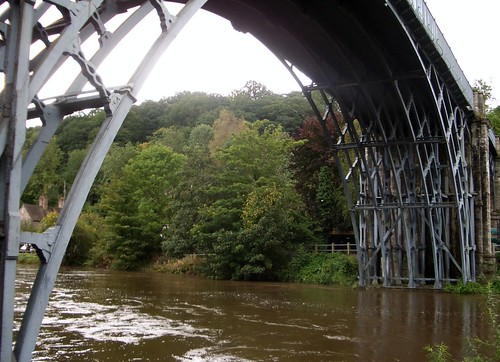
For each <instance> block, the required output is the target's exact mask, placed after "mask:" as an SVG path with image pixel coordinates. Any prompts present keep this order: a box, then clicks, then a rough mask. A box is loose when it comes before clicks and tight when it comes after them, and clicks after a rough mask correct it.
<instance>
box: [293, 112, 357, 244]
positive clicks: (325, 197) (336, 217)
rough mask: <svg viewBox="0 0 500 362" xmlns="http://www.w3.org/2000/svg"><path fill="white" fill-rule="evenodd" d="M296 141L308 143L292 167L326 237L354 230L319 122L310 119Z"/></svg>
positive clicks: (296, 154) (295, 156)
mask: <svg viewBox="0 0 500 362" xmlns="http://www.w3.org/2000/svg"><path fill="white" fill-rule="evenodd" d="M339 117H340V115H339ZM327 125H328V126H327V129H328V131H329V132H330V134H331V135H332V136H335V130H334V127H333V124H332V122H328V123H327ZM296 138H297V139H300V140H304V141H305V142H304V143H303V144H302V145H301V146H299V147H297V148H296V149H295V150H294V151H293V157H292V163H291V168H292V170H293V174H294V178H295V179H296V180H297V183H296V185H297V186H296V187H297V190H298V192H299V193H300V194H301V195H302V198H303V200H304V202H305V203H306V205H307V208H308V211H309V213H310V214H311V215H313V216H314V218H315V219H317V220H319V221H320V223H321V227H322V229H323V233H324V235H325V237H327V235H328V234H329V233H330V232H331V231H332V228H340V229H344V230H346V229H350V228H351V227H352V226H351V221H350V215H349V210H348V208H347V202H346V200H345V196H344V190H343V187H342V184H341V182H340V178H339V176H338V173H337V169H336V165H335V162H334V160H333V157H332V155H331V149H330V146H329V145H328V141H327V137H326V136H325V134H324V132H323V129H322V128H321V125H320V124H319V122H318V120H317V119H314V118H308V119H306V120H305V121H304V123H303V125H302V127H301V128H300V129H299V132H298V134H297V136H296Z"/></svg>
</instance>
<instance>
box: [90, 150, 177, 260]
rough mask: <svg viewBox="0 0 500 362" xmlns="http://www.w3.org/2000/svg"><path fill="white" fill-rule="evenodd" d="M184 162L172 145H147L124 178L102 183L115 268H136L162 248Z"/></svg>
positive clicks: (126, 171)
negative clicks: (175, 186) (162, 236)
mask: <svg viewBox="0 0 500 362" xmlns="http://www.w3.org/2000/svg"><path fill="white" fill-rule="evenodd" d="M184 161H185V156H183V155H180V154H177V153H174V152H173V151H172V149H171V148H168V147H164V146H161V145H145V146H144V147H143V149H142V150H141V151H140V152H139V153H138V154H137V156H135V157H134V158H133V159H132V160H131V161H130V163H128V164H127V165H126V166H125V168H124V170H123V175H122V177H120V178H114V179H112V180H111V181H110V182H109V183H108V184H106V185H104V186H103V196H102V200H101V205H100V207H101V208H102V209H103V210H104V212H105V215H106V223H107V224H108V226H109V229H110V240H109V242H108V250H107V251H108V255H111V256H112V267H114V268H118V269H128V270H132V269H137V268H139V267H141V266H142V265H144V264H146V263H148V262H149V261H151V259H152V258H153V257H154V256H155V255H158V253H159V252H160V251H161V234H162V232H163V229H164V227H165V226H166V225H168V224H169V220H170V219H171V217H172V210H171V208H170V202H171V200H170V198H169V197H168V193H169V190H171V189H172V188H173V187H174V185H175V184H176V183H177V182H178V171H179V170H180V168H181V167H182V164H183V163H184Z"/></svg>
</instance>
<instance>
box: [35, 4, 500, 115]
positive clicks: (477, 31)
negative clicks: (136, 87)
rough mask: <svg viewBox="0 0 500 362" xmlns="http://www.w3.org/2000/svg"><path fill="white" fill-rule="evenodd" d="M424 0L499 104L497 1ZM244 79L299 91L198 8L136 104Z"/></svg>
mask: <svg viewBox="0 0 500 362" xmlns="http://www.w3.org/2000/svg"><path fill="white" fill-rule="evenodd" d="M209 1H210V0H209ZM426 1H427V5H428V6H429V8H430V10H431V12H432V14H433V15H434V17H435V19H436V21H437V23H438V25H439V27H440V29H441V31H442V32H443V33H444V35H445V38H446V40H447V41H448V43H449V45H450V47H451V49H452V51H453V52H454V54H455V57H456V58H457V60H458V63H459V65H460V66H461V68H462V70H463V71H464V73H465V75H466V77H467V78H468V80H469V82H470V83H471V84H472V83H474V81H475V80H476V79H483V80H484V81H486V82H488V83H489V84H491V85H492V87H493V90H494V97H495V98H496V100H494V101H493V102H492V103H491V105H492V106H496V105H500V66H499V63H500V62H499V58H500V50H499V47H500V46H499V43H500V41H499V38H500V20H499V16H500V0H426ZM169 9H170V10H171V11H172V12H174V13H175V12H177V9H178V8H176V7H175V6H172V5H169ZM152 16H153V19H151V21H147V22H143V23H142V24H141V26H143V28H141V29H139V30H138V31H137V34H136V35H135V36H136V39H138V40H139V41H138V42H136V44H135V45H134V49H133V51H130V45H128V46H124V49H123V50H122V53H121V57H118V58H109V59H108V61H107V63H105V64H103V65H102V66H101V67H100V68H99V74H100V75H101V76H102V78H103V79H104V82H105V85H107V86H115V85H123V84H126V82H127V80H128V78H129V76H130V73H128V72H123V69H126V68H130V67H131V65H132V64H134V62H136V61H139V57H138V56H137V57H135V55H139V54H141V55H142V54H144V52H145V50H142V49H141V46H142V45H144V49H146V44H145V43H146V40H148V39H152V38H153V37H149V36H144V34H149V33H150V32H154V31H157V29H158V21H157V19H156V18H155V15H154V14H153V15H152ZM131 36H132V37H133V36H134V34H132V35H131ZM128 44H130V43H128ZM117 53H119V51H117ZM136 58H137V59H136ZM62 74H64V73H62ZM247 80H255V81H258V82H260V83H262V84H264V85H266V86H267V87H268V88H269V89H270V90H272V91H274V92H276V93H288V92H290V91H293V90H299V88H298V86H297V84H296V83H295V81H294V80H293V79H292V77H291V75H290V74H289V73H288V71H287V70H286V69H285V68H284V67H283V65H282V64H281V63H280V62H279V61H278V60H277V59H276V58H275V57H274V55H273V54H272V53H271V52H270V51H269V50H267V48H265V47H264V46H263V45H262V44H260V43H259V42H258V41H257V40H256V39H255V38H253V37H252V36H251V35H248V34H242V33H239V32H237V31H235V30H233V28H232V26H231V24H230V23H229V22H228V21H227V20H225V19H223V18H220V17H218V16H215V15H213V14H210V13H208V12H205V11H200V12H198V13H197V14H196V15H195V17H194V18H193V19H192V21H191V22H190V23H189V24H188V25H187V26H186V28H185V29H184V30H183V31H182V32H181V34H180V35H179V36H178V37H177V39H175V41H174V42H173V44H172V45H171V46H170V48H169V49H167V51H166V53H165V55H164V56H163V58H162V59H161V61H160V62H159V63H158V65H157V66H156V68H155V69H154V70H153V72H152V74H151V75H150V77H149V79H148V81H147V83H146V84H145V85H144V87H143V89H142V90H141V92H140V93H139V102H142V101H144V100H145V99H153V100H158V99H160V98H162V97H167V96H171V95H174V94H175V93H177V92H181V91H183V90H189V91H204V92H208V93H219V94H229V93H230V92H231V91H233V90H235V89H240V88H242V87H243V85H244V84H245V82H246V81H247ZM62 81H64V79H58V80H55V82H62ZM56 84H57V85H59V86H60V83H56ZM58 88H59V87H58ZM59 89H60V88H59ZM41 98H43V94H42V97H41Z"/></svg>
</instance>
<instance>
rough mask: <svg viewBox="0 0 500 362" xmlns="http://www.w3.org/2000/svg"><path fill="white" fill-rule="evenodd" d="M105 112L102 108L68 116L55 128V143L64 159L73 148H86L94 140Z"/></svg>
mask: <svg viewBox="0 0 500 362" xmlns="http://www.w3.org/2000/svg"><path fill="white" fill-rule="evenodd" d="M105 117H106V114H105V113H104V111H102V110H94V111H91V112H90V113H89V114H88V115H83V114H78V115H74V116H69V117H66V118H65V119H64V122H63V123H62V124H61V126H59V129H58V130H57V132H56V134H57V145H58V147H59V148H60V149H61V151H62V152H63V154H64V160H66V158H67V156H68V155H69V153H70V152H71V151H73V150H81V149H85V148H87V147H88V146H89V145H90V144H91V143H92V141H93V140H94V138H95V136H96V135H97V132H98V131H99V128H100V127H101V124H102V122H103V121H104V119H105Z"/></svg>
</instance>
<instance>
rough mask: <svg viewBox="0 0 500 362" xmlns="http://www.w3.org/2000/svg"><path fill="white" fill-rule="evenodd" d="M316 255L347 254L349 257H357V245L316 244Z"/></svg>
mask: <svg viewBox="0 0 500 362" xmlns="http://www.w3.org/2000/svg"><path fill="white" fill-rule="evenodd" d="M314 252H315V253H345V254H347V255H356V244H355V243H345V244H335V243H330V244H314Z"/></svg>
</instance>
